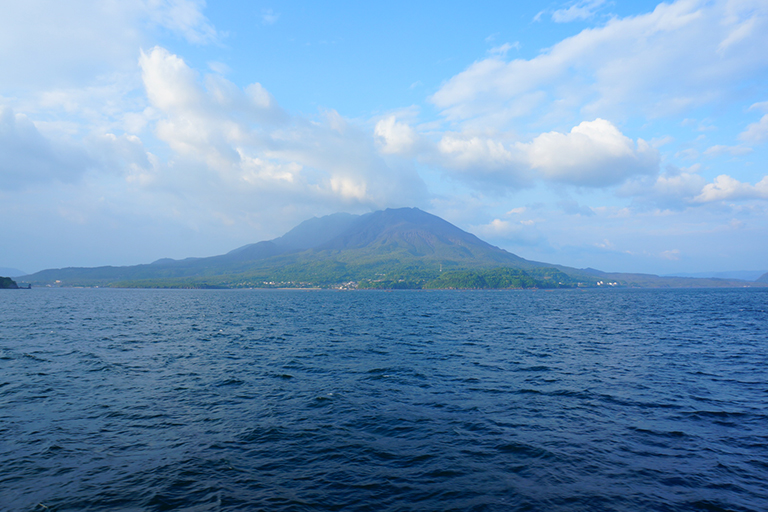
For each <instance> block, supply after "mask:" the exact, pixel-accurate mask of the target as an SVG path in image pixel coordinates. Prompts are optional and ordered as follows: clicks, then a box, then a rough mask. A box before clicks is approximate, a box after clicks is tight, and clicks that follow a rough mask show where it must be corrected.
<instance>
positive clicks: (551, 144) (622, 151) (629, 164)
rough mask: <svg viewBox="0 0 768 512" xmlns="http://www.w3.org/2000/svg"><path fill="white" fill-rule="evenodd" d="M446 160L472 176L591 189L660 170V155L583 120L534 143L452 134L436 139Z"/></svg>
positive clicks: (606, 125)
mask: <svg viewBox="0 0 768 512" xmlns="http://www.w3.org/2000/svg"><path fill="white" fill-rule="evenodd" d="M438 150H439V152H440V154H441V155H442V157H443V158H442V161H443V164H444V165H446V166H447V167H450V168H454V169H457V170H460V171H461V172H462V175H463V176H464V177H466V178H469V179H482V178H483V177H486V178H491V177H492V178H494V179H501V180H503V181H504V182H506V183H507V184H509V185H517V186H525V185H530V184H532V183H534V182H535V181H537V180H540V179H541V180H546V181H550V182H555V183H567V184H572V185H578V186H587V187H605V186H611V185H616V184H618V183H621V182H623V181H625V180H626V179H627V178H629V177H631V176H635V175H642V174H653V173H656V172H657V171H658V166H659V154H658V151H657V150H656V149H655V148H653V147H651V146H650V145H649V144H648V143H647V142H645V141H644V140H642V139H638V140H637V142H634V141H632V139H630V138H629V137H627V136H625V135H624V134H622V133H621V132H620V131H619V129H618V128H616V126H614V125H613V124H612V123H611V122H609V121H606V120H604V119H595V120H594V121H584V122H582V123H580V124H579V125H578V126H575V127H574V128H573V129H571V131H570V132H569V133H560V132H548V133H543V134H541V135H539V136H537V137H535V138H534V139H533V140H532V141H531V142H527V143H524V142H514V143H509V144H505V143H504V142H502V141H499V140H494V139H491V138H484V137H480V136H467V135H463V134H456V133H448V134H446V135H444V136H443V137H442V139H441V140H440V142H439V143H438Z"/></svg>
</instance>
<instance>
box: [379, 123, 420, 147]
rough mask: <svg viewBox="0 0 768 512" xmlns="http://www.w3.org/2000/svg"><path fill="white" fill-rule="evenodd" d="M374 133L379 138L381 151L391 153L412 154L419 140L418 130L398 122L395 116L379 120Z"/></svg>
mask: <svg viewBox="0 0 768 512" xmlns="http://www.w3.org/2000/svg"><path fill="white" fill-rule="evenodd" d="M374 135H376V137H377V138H378V140H379V143H380V145H381V151H382V152H383V153H389V154H400V155H408V154H411V153H412V152H413V150H414V148H415V146H416V145H417V143H418V142H419V137H418V135H417V134H416V131H415V130H414V129H413V128H412V127H411V126H409V125H408V124H406V123H401V122H398V121H397V118H396V117H395V116H389V117H386V118H384V119H382V120H380V121H379V122H377V123H376V127H375V129H374Z"/></svg>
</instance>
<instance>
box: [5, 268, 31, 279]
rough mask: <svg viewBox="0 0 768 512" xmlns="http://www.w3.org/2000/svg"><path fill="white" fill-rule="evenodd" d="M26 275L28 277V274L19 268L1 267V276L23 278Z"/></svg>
mask: <svg viewBox="0 0 768 512" xmlns="http://www.w3.org/2000/svg"><path fill="white" fill-rule="evenodd" d="M25 275H27V273H26V272H24V271H23V270H19V269H17V268H9V267H0V276H8V277H21V276H25Z"/></svg>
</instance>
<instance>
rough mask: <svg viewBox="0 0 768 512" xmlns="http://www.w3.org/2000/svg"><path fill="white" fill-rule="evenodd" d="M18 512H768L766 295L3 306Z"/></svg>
mask: <svg viewBox="0 0 768 512" xmlns="http://www.w3.org/2000/svg"><path fill="white" fill-rule="evenodd" d="M0 510H3V511H6V510H7V511H41V512H42V511H65V510H78V511H80V510H137V511H138V510H142V511H143V510H148V511H161V510H188V511H208V510H212V511H219V510H221V511H225V510H226V511H229V510H248V511H250V510H268V511H272V510H276V511H304V510H345V511H346V510H353V511H362V510H370V511H382V510H385V511H390V510H391V511H394V510H398V511H400V510H424V511H427V510H429V511H432V510H439V511H445V510H462V511H463V510H478V511H480V510H494V511H496V510H499V511H502V510H503V511H507V510H526V511H609V510H611V511H613V510H615V511H681V510H682V511H687V510H691V511H699V510H701V511H726V510H728V511H765V510H768V293H767V292H766V291H761V290H591V291H581V290H563V291H547V292H545V291H499V292H491V291H489V292H483V291H468V292H455V291H454V292H451V291H437V292H415V291H398V292H376V291H370V292H362V291H359V292H331V291H257V290H239V291H234V290H233V291H229V290H222V291H220V290H108V289H33V290H29V291H27V290H13V291H10V290H3V291H2V293H0Z"/></svg>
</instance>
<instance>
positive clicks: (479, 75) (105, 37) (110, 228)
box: [0, 0, 768, 274]
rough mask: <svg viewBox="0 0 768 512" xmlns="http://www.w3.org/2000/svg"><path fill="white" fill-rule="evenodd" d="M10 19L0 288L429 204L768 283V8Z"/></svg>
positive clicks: (624, 256)
mask: <svg viewBox="0 0 768 512" xmlns="http://www.w3.org/2000/svg"><path fill="white" fill-rule="evenodd" d="M519 4H522V3H521V2H509V1H499V2H494V1H487V2H477V3H472V4H471V5H470V3H469V2H452V1H445V0H443V1H439V2H429V1H422V2H412V1H408V2H400V1H388V2H342V1H337V2H309V1H306V2H305V1H291V2H267V1H259V0H256V1H228V2H210V3H208V4H206V2H204V1H202V0H120V1H118V0H101V1H89V0H69V1H68V2H57V1H54V0H48V1H42V0H25V1H24V2H18V1H15V0H0V13H2V15H1V16H0V240H2V242H0V267H13V268H18V269H22V270H24V271H25V272H35V271H38V270H42V269H45V268H60V267H68V266H101V265H133V264H139V263H149V262H152V261H154V260H157V259H159V258H164V257H170V258H175V259H178V258H185V257H189V256H198V257H203V256H212V255H216V254H222V253H224V252H227V251H229V250H232V249H234V248H236V247H239V246H242V245H245V244H248V243H253V242H257V241H261V240H268V239H272V238H275V237H277V236H280V235H282V234H284V233H285V232H286V231H288V230H289V229H291V228H292V227H294V226H295V225H297V224H298V223H300V222H301V221H303V220H306V219H308V218H311V217H313V216H322V215H327V214H330V213H335V212H340V211H344V212H350V213H358V214H359V213H366V212H370V211H375V210H379V209H383V208H396V207H405V206H409V207H418V208H421V209H423V210H425V211H428V212H430V213H433V214H435V215H438V216H440V217H442V218H444V219H446V220H448V221H449V222H452V223H454V224H456V225H457V226H458V227H460V228H462V229H464V230H467V231H469V232H471V233H474V234H476V235H477V236H479V237H480V238H482V239H484V240H486V241H488V242H490V243H492V244H494V245H497V246H499V247H502V248H504V249H506V250H508V251H511V252H513V253H515V254H517V255H519V256H522V257H524V258H528V259H533V260H537V261H545V262H551V263H558V264H563V265H569V266H573V267H578V268H584V267H593V268H598V269H601V270H606V271H620V272H648V273H654V274H675V273H692V272H709V271H736V270H740V271H744V270H768V258H767V257H766V255H767V254H768V168H767V166H766V162H768V52H766V51H765V48H768V2H766V1H765V0H727V1H695V0H680V1H676V2H671V3H655V2H645V1H636V2H630V1H626V2H624V1H622V2H619V1H614V2H611V1H606V0H582V1H576V2H538V3H537V2H528V3H526V4H525V5H519Z"/></svg>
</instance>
